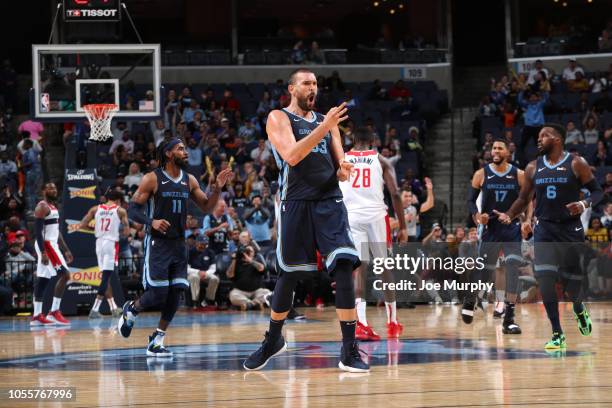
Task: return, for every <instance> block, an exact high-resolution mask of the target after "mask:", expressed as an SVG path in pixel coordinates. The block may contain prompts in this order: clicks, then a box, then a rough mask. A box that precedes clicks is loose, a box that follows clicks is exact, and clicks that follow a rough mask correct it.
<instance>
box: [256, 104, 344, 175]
mask: <svg viewBox="0 0 612 408" xmlns="http://www.w3.org/2000/svg"><path fill="white" fill-rule="evenodd" d="M346 113H347V109H346V103H344V102H343V103H342V104H340V106H336V107H333V108H331V109H330V110H329V112H327V115H325V119H324V120H323V122H321V124H319V126H317V127H316V129H315V130H313V131H312V132H311V133H310V134H309V135H308V136H306V137H304V138H303V139H301V140H300V141H299V142H296V140H295V136H294V135H293V130H292V128H291V122H289V118H288V117H287V115H285V114H284V113H283V112H281V111H279V110H273V111H272V112H270V114H269V115H268V121H267V122H266V133H267V134H268V138H269V139H270V143H272V146H274V149H275V150H276V151H277V152H278V154H280V156H281V158H282V159H283V160H284V161H286V162H287V163H288V164H289V165H290V166H295V165H297V164H298V163H299V162H301V161H302V160H303V159H304V157H306V156H308V154H310V152H311V151H312V149H314V148H315V146H317V145H318V144H319V142H320V141H321V139H323V138H324V137H325V135H326V134H327V133H328V132H329V131H330V130H331V129H332V128H334V127H338V123H340V122H342V121H344V120H346V119H347V118H348V115H346Z"/></svg>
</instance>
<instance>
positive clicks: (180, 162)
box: [174, 157, 189, 170]
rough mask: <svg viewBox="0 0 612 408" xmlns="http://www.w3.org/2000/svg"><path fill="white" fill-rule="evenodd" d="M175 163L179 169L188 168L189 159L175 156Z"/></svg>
mask: <svg viewBox="0 0 612 408" xmlns="http://www.w3.org/2000/svg"><path fill="white" fill-rule="evenodd" d="M174 164H176V166H177V167H178V168H179V169H182V170H186V169H187V165H188V164H189V162H188V161H187V159H181V158H180V157H175V158H174Z"/></svg>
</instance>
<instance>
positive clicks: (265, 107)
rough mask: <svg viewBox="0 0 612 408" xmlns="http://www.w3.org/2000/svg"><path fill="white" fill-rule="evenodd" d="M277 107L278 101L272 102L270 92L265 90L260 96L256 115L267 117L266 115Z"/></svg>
mask: <svg viewBox="0 0 612 408" xmlns="http://www.w3.org/2000/svg"><path fill="white" fill-rule="evenodd" d="M277 106H278V101H274V100H272V98H271V96H270V92H269V91H268V90H265V91H264V92H263V95H262V96H261V100H260V101H259V104H258V105H257V114H258V115H262V116H266V117H267V116H268V113H270V111H271V110H272V109H275V108H276V107H277Z"/></svg>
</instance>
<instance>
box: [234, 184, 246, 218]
mask: <svg viewBox="0 0 612 408" xmlns="http://www.w3.org/2000/svg"><path fill="white" fill-rule="evenodd" d="M229 205H230V207H232V208H234V209H235V210H236V212H237V213H238V216H239V217H242V214H243V213H244V210H245V209H246V208H247V207H248V206H249V205H250V202H249V199H248V197H247V196H246V195H245V194H244V185H243V184H242V183H241V182H236V183H235V184H234V187H233V194H232V195H231V197H230V199H229Z"/></svg>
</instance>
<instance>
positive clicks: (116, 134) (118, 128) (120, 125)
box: [111, 122, 129, 142]
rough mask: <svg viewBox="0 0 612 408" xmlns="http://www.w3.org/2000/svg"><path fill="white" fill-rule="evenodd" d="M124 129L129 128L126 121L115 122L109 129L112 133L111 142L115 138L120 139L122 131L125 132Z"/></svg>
mask: <svg viewBox="0 0 612 408" xmlns="http://www.w3.org/2000/svg"><path fill="white" fill-rule="evenodd" d="M126 130H129V129H128V127H127V123H126V122H117V124H116V125H115V127H114V128H113V129H112V130H111V132H112V133H113V142H114V141H115V140H121V137H122V136H123V132H125V131H126Z"/></svg>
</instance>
